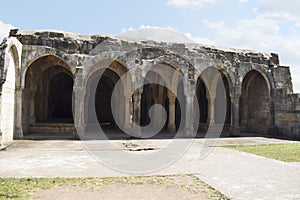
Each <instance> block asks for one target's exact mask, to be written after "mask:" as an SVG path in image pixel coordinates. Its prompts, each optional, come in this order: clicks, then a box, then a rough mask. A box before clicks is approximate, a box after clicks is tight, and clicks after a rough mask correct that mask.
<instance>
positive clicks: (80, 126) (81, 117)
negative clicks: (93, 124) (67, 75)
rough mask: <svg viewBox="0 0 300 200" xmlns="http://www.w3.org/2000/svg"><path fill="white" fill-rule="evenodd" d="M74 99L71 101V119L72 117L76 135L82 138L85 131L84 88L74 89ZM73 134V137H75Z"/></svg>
mask: <svg viewBox="0 0 300 200" xmlns="http://www.w3.org/2000/svg"><path fill="white" fill-rule="evenodd" d="M73 92H74V97H75V98H74V99H73V102H74V103H73V117H74V126H75V128H76V131H77V134H80V136H82V137H83V136H84V133H85V129H86V121H85V117H86V116H85V104H84V103H85V102H84V100H85V88H84V87H74V88H73ZM77 134H76V133H74V136H77Z"/></svg>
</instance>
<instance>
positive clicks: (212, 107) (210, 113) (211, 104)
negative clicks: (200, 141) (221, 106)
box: [207, 94, 216, 126]
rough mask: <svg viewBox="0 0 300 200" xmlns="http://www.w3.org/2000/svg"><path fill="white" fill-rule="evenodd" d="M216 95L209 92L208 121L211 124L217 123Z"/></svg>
mask: <svg viewBox="0 0 300 200" xmlns="http://www.w3.org/2000/svg"><path fill="white" fill-rule="evenodd" d="M215 99H216V96H215V95H210V94H207V101H208V113H207V115H208V116H207V123H208V124H209V125H210V126H213V125H215Z"/></svg>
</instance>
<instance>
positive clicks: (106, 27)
mask: <svg viewBox="0 0 300 200" xmlns="http://www.w3.org/2000/svg"><path fill="white" fill-rule="evenodd" d="M1 8H2V9H1V12H0V21H2V22H0V37H3V34H5V33H6V32H7V29H8V28H9V27H10V26H9V25H7V24H11V25H12V26H14V27H16V28H19V29H26V30H33V29H34V30H36V29H52V30H62V31H68V32H74V33H82V34H99V33H108V34H119V33H121V32H122V31H126V30H131V29H132V28H133V29H134V28H140V27H141V26H142V25H143V26H144V27H145V26H146V27H162V28H170V29H172V30H175V31H178V32H179V33H181V34H184V35H186V36H188V37H191V38H192V39H194V40H195V41H196V42H199V43H205V44H211V45H217V46H225V47H234V48H247V49H255V50H258V51H263V52H275V53H279V54H280V59H281V63H282V65H290V66H291V70H292V74H293V82H294V85H295V87H294V88H295V91H296V92H300V12H299V11H298V10H299V8H300V1H296V0H286V1H279V0H152V1H142V0H127V1H121V0H119V1H117V0H110V1H96V0H85V1H76V0H73V1H62V0H60V1H58V0H52V1H48V2H47V3H44V2H43V1H38V0H36V1H34V0H31V1H30V0H27V1H18V2H16V1H3V2H1ZM3 8H6V9H3Z"/></svg>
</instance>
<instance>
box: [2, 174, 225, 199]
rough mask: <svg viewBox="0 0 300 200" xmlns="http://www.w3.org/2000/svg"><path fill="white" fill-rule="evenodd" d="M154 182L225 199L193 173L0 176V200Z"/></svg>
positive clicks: (213, 197)
mask: <svg viewBox="0 0 300 200" xmlns="http://www.w3.org/2000/svg"><path fill="white" fill-rule="evenodd" d="M180 177H183V178H184V177H190V178H192V180H193V181H192V183H191V184H190V183H189V184H187V183H184V182H180V181H178V180H180ZM113 183H124V184H156V185H170V184H171V185H174V186H176V187H181V188H183V189H187V190H189V191H191V192H205V193H206V194H208V196H209V197H210V198H211V199H213V200H217V199H218V200H227V199H228V198H227V197H225V196H224V195H223V194H221V193H220V192H218V191H216V190H215V189H214V188H212V187H210V186H209V185H207V184H205V183H204V182H202V181H201V180H199V179H198V178H197V177H195V176H194V175H178V176H139V177H110V178H21V179H18V178H0V200H2V199H20V200H21V199H22V200H23V199H32V198H33V197H34V194H35V193H36V192H38V191H40V190H46V189H52V188H55V187H58V186H69V187H71V188H78V187H85V188H87V189H97V188H99V187H102V186H104V185H107V184H113Z"/></svg>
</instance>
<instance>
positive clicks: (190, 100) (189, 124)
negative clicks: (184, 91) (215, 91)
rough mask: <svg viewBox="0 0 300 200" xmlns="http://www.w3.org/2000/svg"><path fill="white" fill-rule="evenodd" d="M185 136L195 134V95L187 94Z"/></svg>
mask: <svg viewBox="0 0 300 200" xmlns="http://www.w3.org/2000/svg"><path fill="white" fill-rule="evenodd" d="M185 98H186V100H185V128H184V129H185V134H184V136H185V137H193V134H194V98H195V96H194V95H191V94H188V95H185Z"/></svg>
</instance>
